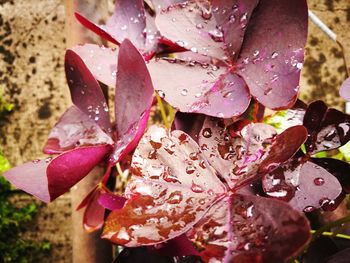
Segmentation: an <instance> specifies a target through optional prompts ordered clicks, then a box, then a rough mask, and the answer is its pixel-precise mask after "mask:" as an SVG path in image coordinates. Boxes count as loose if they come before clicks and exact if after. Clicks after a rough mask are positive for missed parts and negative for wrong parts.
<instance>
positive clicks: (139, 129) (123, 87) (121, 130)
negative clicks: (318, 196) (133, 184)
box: [114, 40, 153, 160]
mask: <svg viewBox="0 0 350 263" xmlns="http://www.w3.org/2000/svg"><path fill="white" fill-rule="evenodd" d="M152 101H153V86H152V82H151V77H150V75H149V73H148V70H147V67H146V65H145V62H144V60H143V58H142V56H141V54H140V53H139V52H138V51H137V49H136V48H135V47H134V46H133V45H132V43H131V42H130V41H129V40H124V41H123V43H122V44H121V46H120V52H119V57H118V72H117V85H116V96H115V118H116V131H117V136H118V141H117V143H116V151H115V153H114V159H115V160H118V159H120V158H121V156H119V155H120V154H127V153H128V152H130V151H131V150H133V149H134V148H135V147H136V145H137V143H138V141H139V140H140V138H141V137H142V135H143V133H144V131H145V128H146V125H147V121H148V116H149V112H150V108H151V106H152Z"/></svg>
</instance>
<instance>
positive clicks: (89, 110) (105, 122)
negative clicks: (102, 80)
mask: <svg viewBox="0 0 350 263" xmlns="http://www.w3.org/2000/svg"><path fill="white" fill-rule="evenodd" d="M65 71H66V77H67V80H68V85H69V89H70V92H71V97H72V101H73V103H74V104H75V105H76V106H77V107H78V108H79V109H80V110H81V111H82V112H84V113H85V114H87V115H88V116H89V117H90V118H91V119H92V120H94V121H95V122H96V123H97V124H98V125H100V127H101V128H102V130H103V131H105V132H107V133H111V131H112V129H111V124H110V121H109V114H108V106H107V103H106V100H105V98H104V95H103V92H102V90H101V87H100V85H99V84H98V82H97V81H96V79H95V78H94V77H93V75H92V74H91V72H90V71H89V69H88V68H87V67H86V65H85V64H84V62H83V60H82V59H81V58H80V57H79V56H78V55H77V54H76V53H75V52H74V51H72V50H67V51H66V55H65Z"/></svg>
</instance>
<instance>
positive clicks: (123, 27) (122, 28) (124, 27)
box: [120, 25, 128, 31]
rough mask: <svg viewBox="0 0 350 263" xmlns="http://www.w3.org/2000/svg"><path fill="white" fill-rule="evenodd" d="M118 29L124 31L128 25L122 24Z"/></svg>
mask: <svg viewBox="0 0 350 263" xmlns="http://www.w3.org/2000/svg"><path fill="white" fill-rule="evenodd" d="M120 29H121V30H123V31H125V30H127V29H128V26H127V25H124V26H122V27H121V28H120Z"/></svg>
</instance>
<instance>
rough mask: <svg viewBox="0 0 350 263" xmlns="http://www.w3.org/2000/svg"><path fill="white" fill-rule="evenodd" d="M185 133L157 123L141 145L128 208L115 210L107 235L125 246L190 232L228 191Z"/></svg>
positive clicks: (135, 154) (127, 191)
mask: <svg viewBox="0 0 350 263" xmlns="http://www.w3.org/2000/svg"><path fill="white" fill-rule="evenodd" d="M207 166H208V164H207V162H206V161H205V159H204V156H203V155H202V154H201V153H200V149H199V148H198V145H197V144H196V143H195V142H194V141H193V140H192V139H191V138H190V137H189V136H188V135H186V134H185V133H183V132H181V131H173V132H171V134H170V136H169V135H167V133H166V130H165V129H163V128H160V127H156V126H152V127H151V128H150V129H149V130H148V132H147V133H146V134H145V136H144V137H143V139H142V140H141V142H140V144H139V146H138V148H137V149H136V151H135V153H134V156H133V161H132V172H133V176H132V178H131V180H130V181H129V183H128V185H127V189H126V193H125V195H126V197H127V198H128V200H127V202H126V203H125V206H124V207H123V208H122V209H120V210H115V211H113V212H112V213H111V214H110V215H109V217H108V219H107V221H106V225H105V228H104V232H103V237H104V238H108V239H110V240H111V241H113V242H115V243H118V244H122V245H124V246H140V245H153V244H157V243H161V242H164V241H166V240H169V239H172V238H175V237H177V236H179V235H181V234H183V233H185V232H186V231H188V230H189V229H190V228H191V227H192V226H193V225H194V224H195V223H196V222H197V221H198V220H199V219H200V218H201V217H202V216H203V215H204V213H205V212H206V211H207V210H208V209H209V207H210V206H211V205H212V203H213V202H214V201H215V200H217V199H218V198H220V196H222V195H223V194H224V193H225V187H224V185H223V184H222V183H221V182H220V180H219V179H218V178H217V177H216V175H215V174H214V173H213V171H212V170H211V169H209V167H208V168H207Z"/></svg>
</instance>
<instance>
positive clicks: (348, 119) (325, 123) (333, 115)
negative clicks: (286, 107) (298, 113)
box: [304, 101, 350, 154]
mask: <svg viewBox="0 0 350 263" xmlns="http://www.w3.org/2000/svg"><path fill="white" fill-rule="evenodd" d="M304 126H305V127H306V128H307V129H308V132H309V138H308V140H307V141H306V143H305V146H306V149H307V151H308V153H310V154H314V153H316V152H320V151H323V150H331V149H336V148H338V147H340V146H342V145H344V144H346V143H347V142H348V141H349V140H350V132H349V131H350V116H348V115H346V114H345V113H342V112H340V111H338V110H336V109H332V108H330V109H329V108H328V107H327V106H326V104H325V103H324V102H323V101H316V102H313V103H311V104H310V105H309V107H308V109H307V110H306V113H305V116H304Z"/></svg>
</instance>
